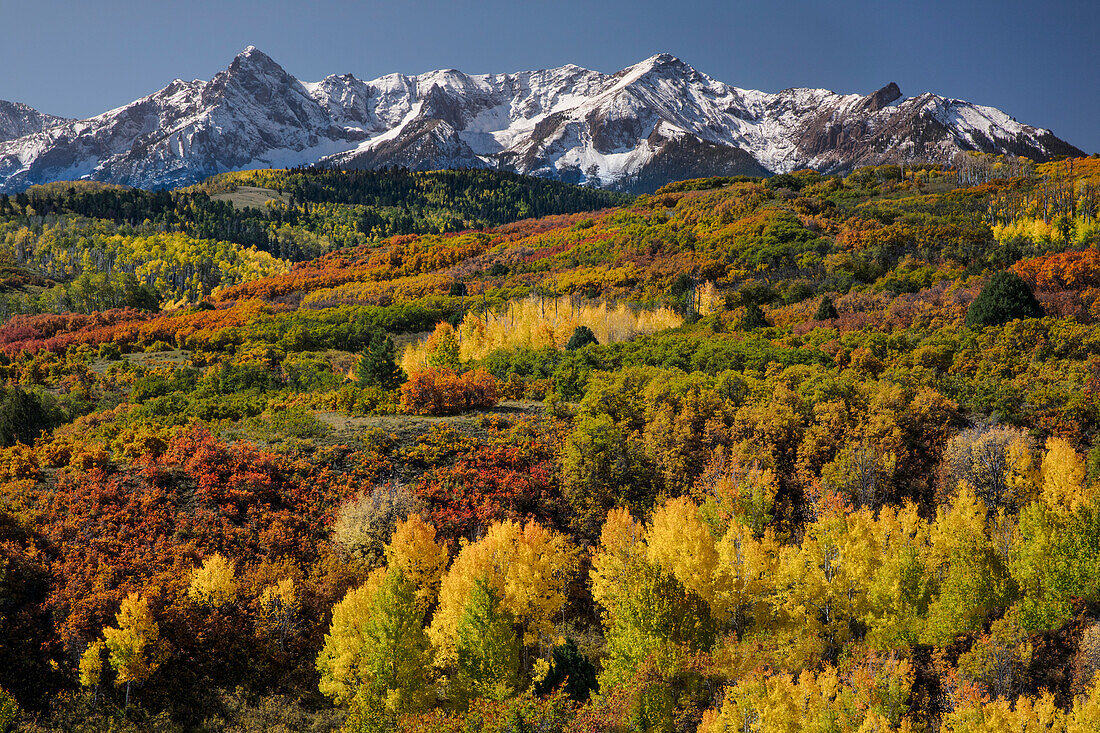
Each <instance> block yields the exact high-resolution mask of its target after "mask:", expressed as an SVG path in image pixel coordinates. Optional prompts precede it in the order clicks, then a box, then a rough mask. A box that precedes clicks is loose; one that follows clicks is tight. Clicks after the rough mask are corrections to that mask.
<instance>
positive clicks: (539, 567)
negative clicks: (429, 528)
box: [429, 520, 576, 665]
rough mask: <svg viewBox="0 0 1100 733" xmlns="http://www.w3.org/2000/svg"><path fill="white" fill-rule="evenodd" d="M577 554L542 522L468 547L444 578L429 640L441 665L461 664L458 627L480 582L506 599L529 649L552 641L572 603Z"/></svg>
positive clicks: (493, 532) (496, 531) (500, 527)
mask: <svg viewBox="0 0 1100 733" xmlns="http://www.w3.org/2000/svg"><path fill="white" fill-rule="evenodd" d="M575 561H576V549H575V548H573V547H572V546H571V545H570V544H569V541H568V540H567V539H566V538H565V537H564V536H563V535H560V534H557V533H556V532H552V531H551V530H548V529H546V528H544V527H543V526H542V525H540V524H538V523H537V522H529V523H527V524H526V525H520V524H519V523H517V522H512V521H510V520H505V521H504V522H502V523H500V524H494V525H493V526H492V527H490V528H489V531H488V532H487V533H486V535H485V536H484V537H483V538H482V539H480V540H478V541H477V542H474V543H471V544H467V545H465V546H464V547H463V548H462V549H461V550H460V551H459V553H458V557H456V558H455V561H454V563H453V564H452V565H451V568H450V570H448V571H447V574H446V575H445V576H444V577H443V581H442V584H441V587H440V591H439V607H438V608H437V609H436V612H435V616H434V617H433V619H432V625H431V628H430V630H429V636H430V638H431V640H432V643H433V644H434V645H435V647H436V649H437V652H438V655H439V656H438V661H439V663H440V664H441V665H446V664H450V663H452V662H453V661H454V659H455V639H456V638H457V637H456V634H457V631H458V623H459V620H460V619H461V617H462V613H463V611H464V610H465V608H466V603H467V601H468V600H469V598H470V590H471V589H472V588H473V586H474V583H475V582H476V581H477V580H478V579H484V580H485V581H486V582H487V583H488V584H489V585H490V587H492V589H493V590H494V591H496V592H497V593H499V594H500V596H501V607H502V608H503V609H505V610H507V611H508V612H509V613H511V614H512V615H513V616H514V617H515V618H516V620H517V621H518V622H519V624H520V625H521V627H522V629H523V639H522V640H523V643H524V644H525V645H527V646H534V645H536V644H538V643H539V641H540V640H541V639H551V638H553V634H554V618H555V616H556V615H557V614H558V612H559V611H561V608H562V606H563V605H564V604H565V600H566V586H567V585H568V583H569V579H570V578H571V577H572V574H573V572H574V569H575V567H574V566H575Z"/></svg>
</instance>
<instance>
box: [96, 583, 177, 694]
mask: <svg viewBox="0 0 1100 733" xmlns="http://www.w3.org/2000/svg"><path fill="white" fill-rule="evenodd" d="M115 620H116V622H117V623H118V627H117V628H112V627H107V628H105V629H104V630H103V640H104V643H105V644H106V646H107V649H108V650H110V652H111V655H110V661H111V666H112V667H113V668H114V670H115V684H117V685H127V684H130V683H131V682H132V683H134V684H141V683H142V682H144V681H145V680H146V679H148V678H149V675H151V674H152V673H153V672H154V671H156V669H157V668H158V667H159V666H160V664H161V661H163V653H162V651H161V649H160V648H159V642H160V627H159V626H158V625H157V622H156V621H155V620H154V619H153V614H152V613H151V612H150V611H149V602H148V601H146V600H145V598H144V597H143V596H141V595H139V594H137V593H131V594H130V595H128V596H127V597H126V598H125V600H123V601H122V606H121V608H120V609H119V612H118V614H117V615H116V616H115Z"/></svg>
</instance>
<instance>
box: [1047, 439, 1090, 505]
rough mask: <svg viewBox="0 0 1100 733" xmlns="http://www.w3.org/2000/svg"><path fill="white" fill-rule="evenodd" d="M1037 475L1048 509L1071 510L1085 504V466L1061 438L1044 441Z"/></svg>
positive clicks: (1086, 498) (1075, 452)
mask: <svg viewBox="0 0 1100 733" xmlns="http://www.w3.org/2000/svg"><path fill="white" fill-rule="evenodd" d="M1041 472H1042V498H1043V503H1044V504H1046V505H1047V506H1048V507H1050V508H1051V509H1054V510H1064V511H1073V510H1074V509H1076V508H1077V507H1078V506H1080V505H1081V504H1084V503H1086V502H1087V500H1088V497H1086V495H1085V491H1084V485H1085V463H1084V461H1082V460H1081V457H1080V456H1079V455H1077V451H1075V450H1073V446H1071V445H1070V444H1069V443H1067V442H1066V441H1065V440H1063V439H1062V438H1050V439H1049V440H1047V445H1046V454H1045V455H1044V456H1043V464H1042V469H1041Z"/></svg>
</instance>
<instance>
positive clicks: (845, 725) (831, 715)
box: [699, 662, 913, 733]
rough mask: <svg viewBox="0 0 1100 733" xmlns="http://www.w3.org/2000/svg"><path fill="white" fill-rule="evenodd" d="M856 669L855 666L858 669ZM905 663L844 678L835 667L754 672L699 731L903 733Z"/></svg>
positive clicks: (733, 689) (909, 675) (908, 683)
mask: <svg viewBox="0 0 1100 733" xmlns="http://www.w3.org/2000/svg"><path fill="white" fill-rule="evenodd" d="M857 672H858V670H857ZM912 680H913V670H912V668H911V666H910V665H909V664H908V663H907V662H894V663H890V664H887V665H884V666H883V668H881V669H879V670H874V671H871V672H870V673H869V674H864V675H860V674H857V673H853V675H852V676H851V677H847V678H846V677H842V676H841V675H840V674H838V672H837V670H836V669H835V668H833V667H826V668H825V669H823V670H821V671H820V672H817V673H814V672H812V671H809V670H807V671H805V672H803V673H802V674H800V675H799V676H798V677H797V678H796V677H793V676H791V675H789V674H775V675H770V676H768V675H765V674H763V673H754V674H752V675H749V676H748V677H747V678H745V679H743V680H741V681H739V682H738V683H736V684H734V685H732V686H730V687H729V688H727V690H726V697H725V702H724V703H723V704H722V707H721V709H720V710H719V711H718V712H717V713H711V714H710V715H707V716H706V717H705V718H704V723H703V725H701V726H700V728H699V731H700V733H743V732H746V731H751V732H752V733H827V732H828V733H834V732H835V733H842V732H843V733H870V732H871V731H881V732H883V733H885V732H886V731H898V733H906V732H908V731H909V730H910V724H909V722H908V720H907V719H905V718H903V717H902V716H903V715H904V713H905V712H906V711H907V709H908V708H907V705H906V702H905V700H906V698H908V692H909V686H911V685H912Z"/></svg>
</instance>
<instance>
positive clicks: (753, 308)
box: [741, 303, 771, 331]
mask: <svg viewBox="0 0 1100 733" xmlns="http://www.w3.org/2000/svg"><path fill="white" fill-rule="evenodd" d="M770 325H771V324H770V323H768V319H767V317H766V316H765V315H764V310H763V309H762V308H761V307H760V306H758V305H757V304H756V303H749V304H748V305H747V306H745V317H744V318H742V319H741V328H742V329H743V330H745V331H751V330H752V329H754V328H764V327H765V326H770Z"/></svg>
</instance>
